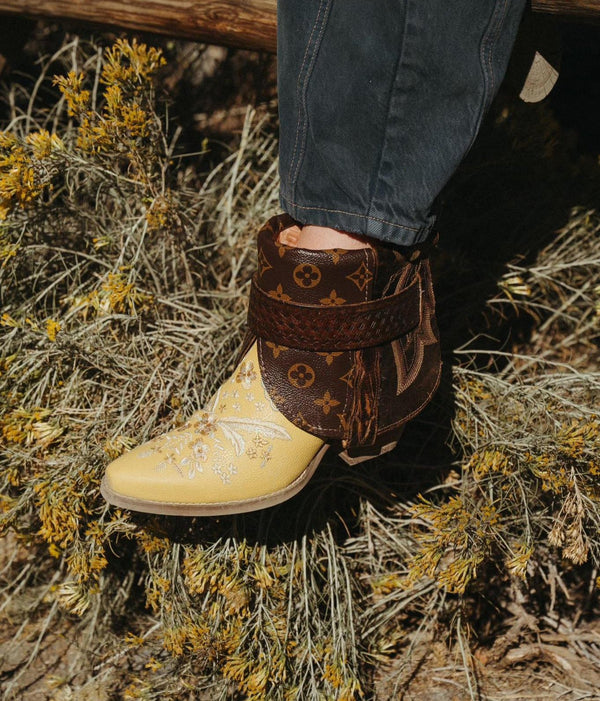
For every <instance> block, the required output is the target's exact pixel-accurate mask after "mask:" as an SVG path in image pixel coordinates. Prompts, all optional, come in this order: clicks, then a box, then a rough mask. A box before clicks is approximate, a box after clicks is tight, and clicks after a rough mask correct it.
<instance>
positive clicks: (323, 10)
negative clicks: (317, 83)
mask: <svg viewBox="0 0 600 701" xmlns="http://www.w3.org/2000/svg"><path fill="white" fill-rule="evenodd" d="M332 3H333V0H321V2H320V3H319V10H318V12H317V18H316V19H315V23H314V25H313V28H312V31H311V33H310V38H309V40H308V44H307V47H306V52H305V54H304V60H303V62H302V69H301V71H300V74H299V76H298V88H299V87H300V77H301V75H302V70H304V67H305V66H306V73H305V75H304V80H303V82H302V92H301V96H300V98H301V99H300V100H299V102H300V104H301V110H299V114H298V124H297V127H296V139H295V143H294V151H293V153H292V159H291V164H290V171H292V177H291V179H290V193H291V194H293V196H295V193H296V184H297V182H298V176H299V174H300V168H301V166H302V161H303V160H304V154H305V153H306V133H307V131H308V109H307V100H306V96H307V92H308V83H309V81H310V77H311V75H312V72H313V68H314V67H315V63H316V60H317V56H318V54H319V47H320V46H321V41H322V39H323V34H324V33H325V28H326V27H327V18H328V15H329V10H330V8H331V5H332ZM321 14H323V17H322V18H321ZM319 21H320V24H321V26H320V29H319V35H318V36H317V37H316V39H315V40H314V42H313V36H314V33H315V30H316V29H317V28H318V27H319ZM311 43H312V46H311ZM309 51H311V52H312V55H311V56H310V59H309ZM307 59H309V61H308V63H307ZM298 137H300V138H298ZM298 144H300V151H299V152H298V151H297V147H298ZM296 154H297V155H296ZM294 159H295V160H296V163H295V164H294Z"/></svg>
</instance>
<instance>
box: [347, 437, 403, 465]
mask: <svg viewBox="0 0 600 701" xmlns="http://www.w3.org/2000/svg"><path fill="white" fill-rule="evenodd" d="M397 445H398V441H393V442H392V443H386V445H384V446H382V447H381V448H375V447H371V446H369V447H367V448H349V449H348V450H344V451H343V452H342V453H340V454H339V455H340V458H342V460H343V461H344V462H345V463H347V464H348V465H358V464H360V463H361V462H366V461H367V460H373V458H378V457H379V456H380V455H385V453H389V452H390V450H394V448H395V447H396V446H397Z"/></svg>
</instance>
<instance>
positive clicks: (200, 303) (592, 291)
mask: <svg viewBox="0 0 600 701" xmlns="http://www.w3.org/2000/svg"><path fill="white" fill-rule="evenodd" d="M140 51H141V49H140V48H139V47H137V49H136V48H135V47H134V48H133V49H132V48H131V47H130V46H128V45H121V48H120V49H118V48H117V49H114V50H113V53H112V60H111V59H110V55H109V56H108V59H107V57H106V56H105V57H104V58H103V56H102V54H101V53H100V52H99V51H97V50H96V48H95V47H94V46H93V45H89V44H86V43H84V42H82V41H80V40H77V39H76V40H73V41H71V42H70V43H68V44H65V46H63V47H62V49H61V50H60V51H59V52H58V53H57V54H56V55H55V56H54V57H52V60H49V61H46V62H45V63H44V64H43V65H42V72H41V74H40V77H39V79H38V80H37V82H36V83H35V87H34V89H33V91H32V94H24V93H23V91H22V90H21V89H20V87H19V85H18V84H15V85H13V86H11V87H10V89H9V92H8V93H7V94H6V96H5V99H6V101H7V104H8V105H9V107H10V115H11V116H10V119H9V121H8V122H7V124H5V125H4V129H5V130H4V134H3V136H2V139H3V142H2V153H0V208H2V207H3V208H4V219H3V221H2V222H1V223H0V265H1V268H0V315H2V322H1V323H2V326H1V327H0V333H1V337H0V427H1V431H2V434H1V435H2V443H1V446H0V447H1V453H0V498H1V504H2V516H1V521H0V523H1V525H2V528H3V532H4V533H5V534H6V537H7V538H9V537H10V539H11V540H9V541H8V542H9V543H10V552H12V553H13V555H11V556H9V557H8V560H7V561H6V562H5V563H4V564H3V569H2V574H1V577H2V589H1V591H2V601H1V602H0V607H2V611H3V615H4V616H5V617H6V618H5V628H6V630H7V631H10V634H11V635H12V636H14V637H13V640H12V642H11V645H12V646H13V647H14V646H21V647H22V648H23V649H24V650H26V652H27V654H26V655H24V656H23V657H22V658H21V659H20V660H17V662H16V663H15V664H14V665H13V667H12V668H10V669H9V671H6V670H7V667H6V665H5V667H4V669H5V681H4V682H3V684H4V686H3V689H4V694H5V697H6V698H11V697H23V694H26V693H32V694H36V693H37V694H45V695H46V696H45V697H47V698H55V699H57V701H58V700H59V699H60V700H61V701H62V700H66V699H70V698H78V699H80V698H90V699H104V698H106V699H108V698H123V699H129V698H144V699H168V698H171V699H186V698H194V699H197V698H203V694H204V693H205V694H206V695H207V697H208V695H209V694H210V697H211V698H213V699H216V698H219V699H231V698H248V699H292V698H297V699H324V698H326V699H340V700H342V699H355V698H360V697H361V696H364V697H366V698H375V697H378V698H382V699H384V698H407V699H409V698H425V696H423V694H424V693H426V694H432V693H433V692H432V687H427V686H426V685H425V686H424V681H423V680H424V679H426V680H428V681H429V682H431V679H433V680H434V681H435V684H437V685H438V686H439V688H440V689H441V690H440V692H439V693H440V694H443V693H446V692H447V690H448V689H452V694H455V695H458V696H457V697H458V698H489V699H496V698H498V699H500V698H506V695H504V696H503V695H502V694H503V693H504V691H507V693H508V691H509V690H510V689H511V688H512V689H514V688H516V686H513V687H508V686H507V687H506V688H505V689H504V690H502V689H500V690H498V689H497V688H496V689H495V688H494V685H493V684H492V682H491V681H490V679H488V678H487V677H486V669H489V668H491V669H494V670H495V671H496V672H497V671H498V668H499V667H498V666H499V665H500V661H502V664H503V665H505V668H508V669H509V670H510V669H511V665H513V666H518V665H519V664H522V663H523V662H526V663H528V664H532V663H533V662H535V663H537V664H540V665H546V666H547V667H548V668H557V667H558V668H560V669H562V670H563V677H562V681H563V682H564V678H565V677H564V675H565V674H571V675H572V677H573V678H578V679H579V685H578V686H574V687H573V690H572V692H571V691H569V694H570V695H568V696H564V697H563V698H568V699H573V700H574V699H576V698H593V696H589V695H588V696H585V694H587V693H591V692H589V690H588V687H590V689H593V685H594V684H597V681H598V675H599V674H600V655H599V654H598V643H599V637H598V636H599V635H600V634H599V633H598V632H597V631H596V630H595V627H594V625H593V614H594V613H595V612H596V610H597V601H596V586H597V583H596V577H597V565H598V562H599V559H600V558H599V555H600V538H599V536H598V532H599V529H598V525H599V523H600V491H599V478H598V476H599V475H600V461H599V455H600V421H599V419H598V417H597V415H596V414H595V411H597V407H598V398H599V389H600V373H599V368H598V354H597V350H598V337H599V330H598V321H599V315H598V312H599V305H600V251H599V245H598V242H599V231H600V213H599V212H598V211H597V210H596V209H595V206H594V203H595V202H597V199H596V200H595V199H594V198H595V197H596V196H597V193H598V183H599V182H600V176H599V172H598V166H597V164H594V163H591V162H586V161H584V160H581V159H580V160H577V161H576V162H573V154H572V151H570V150H569V147H568V146H565V145H563V143H562V142H561V138H560V137H561V134H560V130H559V129H558V127H557V125H556V124H555V123H554V122H553V120H552V118H551V117H550V116H549V114H548V113H547V111H545V110H544V109H543V108H542V109H540V110H535V111H533V112H531V111H530V112H524V111H523V110H522V108H520V107H517V106H514V105H512V103H510V102H509V103H507V104H506V105H503V106H498V108H497V112H496V113H495V115H494V116H493V118H492V119H491V120H490V124H489V125H488V127H487V131H486V133H485V134H484V137H483V141H482V145H481V147H480V149H479V150H475V151H474V152H473V154H472V155H471V157H470V159H469V160H468V161H467V163H466V164H465V166H464V168H463V169H462V171H461V173H460V174H459V175H458V176H457V178H456V179H455V181H454V182H453V184H452V185H451V187H450V188H449V189H448V192H447V195H446V199H447V207H446V211H447V214H446V216H445V218H444V219H443V220H442V222H441V225H442V229H443V233H444V236H443V237H442V242H443V243H442V248H441V250H440V252H439V255H438V268H439V270H440V272H439V275H438V277H439V280H438V288H439V291H440V318H441V324H442V328H443V331H444V332H445V333H444V337H445V338H446V349H445V355H446V368H447V371H446V379H445V385H444V387H443V388H442V390H441V391H440V393H439V395H438V398H437V399H436V401H435V402H434V405H433V406H432V407H430V409H429V410H428V411H427V412H426V413H425V414H424V415H423V416H422V417H421V418H420V419H419V420H418V421H416V422H415V423H414V424H413V425H412V426H411V428H410V429H409V430H408V431H407V436H406V439H405V441H404V443H403V446H402V447H401V448H399V449H398V450H397V451H395V452H394V453H393V454H391V455H390V456H388V457H386V459H385V460H380V461H377V462H376V463H374V464H372V465H369V466H368V467H362V468H353V469H351V468H348V467H346V466H342V465H341V464H340V463H339V461H338V460H337V459H335V458H331V459H329V460H328V461H326V462H325V463H324V464H323V466H322V468H320V470H319V473H318V474H317V475H316V477H315V478H314V479H313V481H312V482H311V484H310V485H309V486H308V487H307V488H306V489H305V490H304V492H302V493H301V494H300V495H298V496H297V497H296V498H295V499H294V500H292V501H291V502H290V503H289V504H287V505H284V506H282V507H277V508H274V509H270V510H266V511H264V512H258V513H256V514H250V515H246V516H240V517H228V518H220V519H176V518H158V517H145V516H143V515H136V514H129V513H126V512H123V511H120V510H115V509H109V508H107V507H106V505H105V504H104V502H103V500H102V499H101V497H100V495H99V490H98V486H99V480H100V478H101V475H102V471H103V469H104V466H105V465H106V463H107V462H108V461H109V460H110V459H111V458H114V457H115V456H117V455H118V454H120V453H121V452H122V451H123V450H125V449H127V448H128V447H130V446H132V445H134V444H136V443H138V442H140V441H142V440H146V439H148V438H149V437H151V436H154V435H157V434H158V433H160V432H162V431H165V430H167V429H169V428H171V427H173V426H175V425H178V424H180V423H181V422H183V421H184V420H185V418H186V417H187V416H189V414H190V413H192V412H193V411H194V410H195V409H196V408H198V407H199V406H200V405H201V404H202V403H203V402H204V401H206V399H207V398H208V397H209V396H210V395H211V393H212V392H213V391H214V389H215V388H216V387H217V386H218V384H219V382H220V381H221V379H222V378H223V377H224V376H225V375H226V374H227V373H228V372H229V371H230V370H231V368H232V363H233V362H234V357H235V353H236V350H237V347H238V345H239V342H240V339H241V335H242V332H243V324H244V313H245V298H246V291H247V285H248V280H249V277H250V275H251V272H252V269H253V265H254V252H253V241H252V237H253V234H254V231H255V228H256V224H257V222H262V221H263V220H264V219H265V218H266V217H267V216H269V215H270V214H272V213H274V212H276V211H277V192H278V189H277V186H278V183H277V177H276V151H277V142H276V138H275V136H274V129H273V124H272V118H271V117H269V116H268V115H265V114H262V115H261V114H257V113H256V112H254V111H253V110H251V109H250V110H249V111H248V115H247V118H246V121H245V125H244V130H243V133H242V134H241V135H240V138H239V141H238V144H237V146H236V149H235V150H234V151H232V152H231V154H230V155H229V157H227V158H225V159H224V160H223V162H222V163H220V164H219V165H218V167H217V168H215V169H214V170H213V171H212V172H210V173H208V174H206V175H205V174H202V172H200V171H199V168H198V156H197V155H193V154H180V153H179V152H178V147H177V139H176V136H177V129H176V128H175V127H174V125H172V124H170V123H169V120H168V119H167V116H166V115H167V114H168V110H167V108H166V107H165V105H164V104H163V103H162V102H161V100H160V99H158V98H157V97H156V95H155V89H154V87H153V86H154V82H153V79H152V74H153V73H154V67H155V66H157V65H158V63H159V57H158V56H156V55H152V54H145V56H146V58H145V59H143V56H142V54H141V53H140ZM144 60H145V61H146V62H145V63H144ZM107 61H108V63H107ZM111 61H112V62H111ZM136 62H137V63H136ZM107 65H108V67H109V68H110V70H111V71H112V72H107V69H106V66H107ZM140 65H141V68H140ZM132 66H133V67H135V66H137V69H136V70H137V72H136V71H135V70H134V71H133V73H132V72H131V70H130V69H131V68H132ZM70 70H72V71H73V72H74V73H73V76H74V77H73V78H71V79H68V80H66V81H63V83H62V88H63V93H62V94H61V93H59V92H58V90H57V88H56V87H54V88H52V86H51V77H52V75H53V74H55V73H58V74H60V75H67V74H68V71H70ZM80 71H83V72H84V73H85V75H86V77H85V78H84V79H83V82H82V83H81V85H79V84H78V82H77V81H78V80H79V78H78V77H77V76H78V75H79V73H80ZM103 71H104V72H103ZM127 71H129V72H127ZM111 86H113V87H112V90H113V91H114V86H117V87H118V88H119V89H120V90H121V94H120V97H119V99H116V98H115V96H114V94H111V92H110V90H111ZM85 90H88V91H89V94H88V95H87V96H85V95H84V91H85ZM42 98H43V99H42ZM84 98H85V99H84ZM69 112H70V114H69ZM86 118H87V119H88V122H87V126H86V122H85V120H86ZM42 130H48V132H49V134H55V135H56V136H57V137H58V140H56V139H55V140H54V141H52V139H51V137H50V136H49V135H48V136H46V135H45V133H44V132H43V131H42ZM532 133H535V134H536V137H535V138H532V137H531V134H532ZM36 134H37V136H32V135H36ZM509 146H510V147H511V149H509ZM15 169H17V170H16V171H15ZM15 172H17V173H18V174H19V178H17V180H15V177H14V176H15ZM486 178H487V181H486ZM532 179H533V180H534V182H536V183H538V184H537V185H536V186H535V187H531V188H529V190H525V188H523V187H519V184H520V183H522V182H525V181H526V182H530V180H532ZM15 182H17V184H18V186H17V187H15ZM559 182H562V183H564V182H568V183H569V184H568V187H565V188H563V189H562V190H561V191H560V193H561V194H560V196H558V195H557V192H558V189H557V183H559ZM3 188H4V189H3ZM11 188H12V189H11ZM502 188H504V189H502ZM511 188H513V189H512V190H511ZM500 190H502V191H503V195H502V196H498V192H499V191H500ZM542 214H543V215H542ZM458 222H460V226H459V225H458ZM452 232H460V237H459V236H458V233H457V234H454V236H455V237H456V238H453V233H452ZM490 240H493V241H497V242H498V245H496V246H491V245H490ZM444 241H445V242H446V243H444ZM15 537H16V541H17V542H18V543H19V545H18V546H17V545H15ZM11 622H18V623H19V624H20V625H17V626H16V627H15V626H14V625H11ZM56 630H62V631H65V632H66V634H67V636H68V639H69V640H70V641H72V644H73V647H72V648H69V649H70V652H69V660H68V664H65V665H63V666H62V667H60V669H57V670H55V671H54V672H52V671H46V672H44V674H43V675H42V676H43V677H44V678H43V679H42V680H39V679H38V680H37V681H36V680H33V681H32V677H31V670H32V669H35V668H36V667H35V665H36V664H37V660H39V658H40V650H41V649H42V648H43V646H44V641H45V640H47V639H48V636H49V635H51V634H52V632H53V631H56ZM544 636H546V637H544ZM552 636H554V637H552ZM510 655H512V658H511V657H510ZM507 660H509V661H508V662H507ZM507 665H508V667H506V666H507ZM582 669H583V670H585V673H584V672H582ZM586 675H587V676H586ZM436 680H437V681H436ZM515 683H516V682H515ZM540 683H541V682H540ZM544 683H545V684H550V686H547V687H546V690H545V692H544V693H545V694H546V697H547V698H548V697H551V696H550V694H551V693H554V692H556V698H558V696H559V693H560V690H559V689H558V686H556V685H558V683H559V682H558V681H556V682H554V681H552V678H551V676H550V681H548V677H546V678H545V680H544ZM551 683H552V684H555V686H554V687H553V688H551ZM35 684H37V686H35ZM586 685H587V686H586ZM436 688H437V687H436ZM28 689H29V690H30V691H28ZM427 689H428V691H424V690H427ZM444 689H445V690H444ZM31 690H33V691H31ZM42 690H43V691H42ZM436 693H437V692H436ZM448 693H449V692H448ZM577 694H579V695H577ZM31 698H41V696H37V697H36V696H31ZM427 698H434V696H433V695H429V696H427ZM436 698H440V699H441V698H446V697H444V696H442V695H440V696H439V697H436ZM447 698H452V696H451V695H450V694H449V695H448V696H447ZM519 698H523V697H519Z"/></svg>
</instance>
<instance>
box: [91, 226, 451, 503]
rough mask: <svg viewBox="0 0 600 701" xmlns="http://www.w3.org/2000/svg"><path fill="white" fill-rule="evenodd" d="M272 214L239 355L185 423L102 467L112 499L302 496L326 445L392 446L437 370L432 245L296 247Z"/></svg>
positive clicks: (351, 450)
mask: <svg viewBox="0 0 600 701" xmlns="http://www.w3.org/2000/svg"><path fill="white" fill-rule="evenodd" d="M295 224H296V222H295V221H294V220H293V219H291V218H290V217H289V216H288V215H280V216H277V217H273V218H272V219H271V220H269V222H267V224H266V225H265V227H264V228H263V229H262V230H261V231H260V232H259V235H258V271H257V273H256V275H255V277H254V279H253V281H252V288H251V295H250V304H249V310H248V322H249V324H248V325H249V332H248V334H247V336H246V340H245V343H244V346H243V349H242V353H241V354H240V362H239V363H238V366H237V369H236V371H235V372H234V374H233V375H232V377H231V378H229V380H228V381H227V382H226V383H225V384H224V385H223V386H222V387H221V389H220V390H219V391H218V392H217V394H216V395H215V397H213V399H212V400H211V402H210V403H209V405H208V406H207V407H206V408H205V409H204V410H201V411H199V412H196V414H194V415H193V416H192V417H191V419H190V420H189V421H188V422H187V424H186V425H184V426H183V427H182V428H179V429H175V430H174V431H170V432H169V433H166V434H163V435H162V436H159V437H158V438H155V439H153V440H152V441H150V442H148V443H146V444H144V445H142V446H139V447H138V448H136V449H134V450H133V451H131V452H129V453H127V454H125V455H123V456H121V457H120V458H118V459H117V460H116V461H114V462H113V463H112V464H111V465H109V467H108V469H107V472H106V475H105V477H104V480H103V482H102V487H101V489H102V493H103V495H104V497H105V498H106V499H107V501H109V502H110V503H112V504H115V505H118V506H122V507H125V508H130V509H134V510H139V511H146V512H150V513H162V514H178V515H217V514H230V513H241V512H245V511H252V510H255V509H260V508H264V507H267V506H272V505H274V504H277V503H280V502H282V501H284V500H285V499H288V498H289V497H291V496H293V495H294V494H296V493H297V492H299V491H300V490H301V489H302V487H303V486H304V485H305V484H306V483H307V482H308V480H309V479H310V477H311V476H312V474H313V473H314V471H315V469H316V468H317V466H318V464H319V462H320V461H321V459H322V457H323V455H324V454H325V452H326V450H327V449H328V448H330V447H332V448H333V449H335V450H336V452H338V453H339V454H340V456H341V457H342V458H343V459H344V460H346V462H348V463H349V464H355V463H359V462H362V461H363V460H368V459H370V458H372V457H375V456H377V455H381V454H382V453H385V452H387V451H388V450H391V449H392V448H393V447H394V446H395V445H396V443H397V441H398V438H399V436H400V434H401V432H402V430H403V427H404V424H405V423H406V422H407V421H408V420H410V419H411V418H412V417H414V416H415V415H416V414H418V413H419V412H420V411H421V410H422V409H423V408H424V407H425V405H426V404H427V403H428V402H429V400H430V399H431V397H432V395H433V393H434V392H435V390H436V388H437V386H438V383H439V379H440V371H441V362H440V347H439V337H438V330H437V324H436V320H435V302H434V296H433V289H432V284H431V273H430V268H429V260H428V249H429V247H430V245H429V244H426V245H420V246H415V247H412V248H403V249H400V248H397V247H394V246H387V245H378V244H375V245H373V246H372V247H369V248H363V249H358V250H350V251H347V250H341V249H334V250H330V251H323V250H307V249H301V248H294V247H290V246H287V245H285V244H282V243H280V242H279V234H280V233H281V232H282V231H283V230H284V229H286V228H288V227H290V226H293V225H295Z"/></svg>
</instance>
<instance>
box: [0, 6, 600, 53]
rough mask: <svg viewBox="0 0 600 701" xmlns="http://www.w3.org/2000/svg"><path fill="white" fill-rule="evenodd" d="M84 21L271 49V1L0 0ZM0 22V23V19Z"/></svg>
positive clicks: (591, 11) (18, 10) (589, 9)
mask: <svg viewBox="0 0 600 701" xmlns="http://www.w3.org/2000/svg"><path fill="white" fill-rule="evenodd" d="M531 4H532V9H533V10H534V12H547V13H551V14H558V15H562V16H565V17H570V18H574V19H583V20H589V19H595V20H600V0H532V2H531ZM2 14H8V15H20V16H23V17H31V18H46V19H52V18H54V19H63V20H75V21H82V22H88V23H91V24H95V25H100V26H105V27H116V28H119V29H127V30H133V31H140V32H153V33H157V34H167V35H170V36H174V37H180V38H186V39H194V40H196V41H206V42H210V43H213V44H225V45H228V46H236V47H242V48H247V49H263V50H265V51H271V52H274V51H275V50H276V41H275V31H276V24H277V16H276V15H277V2H276V0H0V15H2ZM0 21H1V19H0Z"/></svg>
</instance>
